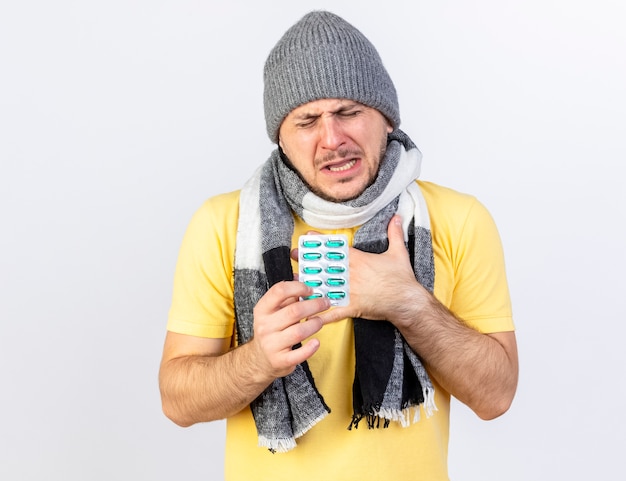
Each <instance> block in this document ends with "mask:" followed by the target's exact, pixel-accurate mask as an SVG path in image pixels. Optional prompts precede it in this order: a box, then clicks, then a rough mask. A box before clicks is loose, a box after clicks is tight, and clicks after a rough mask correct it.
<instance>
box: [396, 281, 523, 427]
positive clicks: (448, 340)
mask: <svg viewBox="0 0 626 481" xmlns="http://www.w3.org/2000/svg"><path fill="white" fill-rule="evenodd" d="M418 289H422V288H421V287H418ZM409 295H411V297H413V302H412V303H410V302H408V301H407V303H406V304H405V305H407V306H413V307H412V308H407V309H406V310H405V311H404V312H402V313H401V314H400V315H399V316H398V317H397V319H396V320H394V324H396V326H397V327H398V329H399V330H400V331H401V332H402V334H403V336H404V338H405V339H406V341H407V342H408V343H409V345H410V346H411V347H412V348H413V349H414V350H415V351H416V352H417V353H419V355H420V356H421V358H422V359H423V360H424V362H425V363H426V366H427V367H428V370H429V372H431V374H432V375H433V376H434V378H435V379H436V380H437V381H438V382H439V384H440V385H441V386H442V387H443V388H444V389H446V390H447V391H448V392H450V393H451V394H452V395H454V396H455V397H456V398H457V399H459V400H460V401H461V402H463V403H464V404H466V405H468V406H469V407H470V408H471V409H472V410H473V411H474V412H475V413H476V414H477V415H478V416H479V417H481V418H483V419H493V418H495V417H497V416H499V415H501V414H503V413H504V412H505V411H506V410H507V409H508V408H509V406H510V404H511V402H512V400H513V396H514V394H515V390H516V387H517V370H518V368H517V353H516V347H515V345H514V342H513V343H512V344H513V345H510V344H511V342H510V340H511V339H513V341H514V337H513V336H512V334H511V336H510V337H509V336H507V334H508V333H501V335H500V334H494V335H486V334H482V333H480V332H478V331H476V330H474V329H472V328H470V327H468V326H467V325H466V324H465V323H464V322H463V321H461V320H459V319H457V318H456V317H455V316H454V315H453V314H452V313H451V312H450V311H449V310H448V309H447V308H446V307H445V306H443V305H442V304H441V303H440V302H439V301H437V300H436V299H435V298H434V296H432V295H430V294H429V293H427V292H425V291H424V290H423V289H422V290H421V292H419V296H418V298H419V299H420V301H419V302H418V303H415V297H414V294H409ZM503 342H504V343H506V344H507V345H506V346H505V345H504V344H503Z"/></svg>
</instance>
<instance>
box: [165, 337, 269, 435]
mask: <svg viewBox="0 0 626 481" xmlns="http://www.w3.org/2000/svg"><path fill="white" fill-rule="evenodd" d="M271 382H272V378H271V377H270V376H268V375H267V374H264V373H262V372H261V370H260V369H259V368H258V363H256V362H254V360H253V352H252V349H251V346H250V345H247V344H246V345H243V346H241V347H238V348H236V349H233V350H231V351H229V352H227V353H224V354H220V355H215V356H213V355H209V356H207V355H189V356H182V357H177V358H173V359H169V360H168V361H166V362H164V363H163V365H162V366H161V370H160V373H159V384H160V389H161V399H162V403H163V411H164V412H165V414H166V416H167V417H168V418H170V419H171V420H172V421H174V422H175V423H176V424H178V425H180V426H190V425H192V424H195V423H198V422H206V421H214V420H217V419H223V418H226V417H228V416H231V415H233V414H236V413H238V412H239V411H241V410H242V409H243V408H244V407H246V406H247V405H249V404H250V402H252V401H253V400H254V399H255V398H256V397H257V396H258V395H259V394H260V393H261V392H262V391H263V390H264V389H265V388H266V387H267V386H268V385H269V384H270V383H271Z"/></svg>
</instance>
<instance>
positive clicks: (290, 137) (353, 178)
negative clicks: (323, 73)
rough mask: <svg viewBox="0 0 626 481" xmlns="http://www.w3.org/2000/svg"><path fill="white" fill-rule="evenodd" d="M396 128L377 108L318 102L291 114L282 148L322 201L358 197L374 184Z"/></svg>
mask: <svg viewBox="0 0 626 481" xmlns="http://www.w3.org/2000/svg"><path fill="white" fill-rule="evenodd" d="M391 131H392V127H391V125H390V124H389V122H388V121H387V119H386V118H385V117H384V116H383V115H382V114H381V113H380V112H379V111H378V110H376V109H373V108H371V107H367V106H365V105H363V104H360V103H358V102H354V101H352V100H345V99H322V100H314V101H313V102H309V103H307V104H304V105H301V106H300V107H297V108H295V109H294V110H292V111H291V112H290V113H289V115H287V117H285V120H284V121H283V123H282V125H281V126H280V130H279V132H278V143H279V145H280V147H281V148H282V150H283V152H284V153H285V155H286V156H287V158H288V159H289V161H290V162H291V165H292V166H293V167H294V168H295V170H296V171H297V172H298V173H299V174H300V177H301V178H302V180H303V181H304V182H305V183H306V184H307V185H308V186H309V188H310V189H311V191H312V192H314V193H315V194H317V195H318V196H319V197H321V198H323V199H326V200H330V201H333V202H341V201H345V200H350V199H354V198H355V197H358V196H359V195H360V194H361V193H362V192H363V191H364V190H365V189H366V188H367V187H368V186H369V185H370V184H372V183H373V182H374V180H375V179H376V175H377V174H378V168H379V166H380V161H381V158H382V156H383V154H384V152H385V148H386V145H387V134H388V133H390V132H391Z"/></svg>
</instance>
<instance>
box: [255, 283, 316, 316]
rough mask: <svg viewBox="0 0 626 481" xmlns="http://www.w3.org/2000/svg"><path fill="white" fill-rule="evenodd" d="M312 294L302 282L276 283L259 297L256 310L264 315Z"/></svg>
mask: <svg viewBox="0 0 626 481" xmlns="http://www.w3.org/2000/svg"><path fill="white" fill-rule="evenodd" d="M312 292H313V291H312V289H311V288H310V287H309V286H306V285H304V284H303V283H302V282H297V281H283V282H278V283H276V284H274V285H273V286H272V287H270V288H269V289H268V291H267V292H266V293H265V294H264V295H263V297H261V299H260V300H259V302H258V303H257V308H258V309H259V310H260V311H262V312H264V313H271V312H274V311H277V310H278V309H281V308H282V307H284V306H286V305H288V304H291V303H293V302H297V301H298V300H299V299H300V297H307V296H310V295H311V294H312Z"/></svg>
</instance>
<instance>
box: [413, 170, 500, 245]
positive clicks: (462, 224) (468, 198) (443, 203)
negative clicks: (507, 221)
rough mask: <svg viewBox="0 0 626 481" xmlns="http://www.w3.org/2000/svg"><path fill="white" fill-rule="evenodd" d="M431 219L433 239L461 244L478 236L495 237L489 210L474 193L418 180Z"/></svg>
mask: <svg viewBox="0 0 626 481" xmlns="http://www.w3.org/2000/svg"><path fill="white" fill-rule="evenodd" d="M418 185H419V187H420V190H421V191H422V194H423V195H424V199H425V201H426V205H427V206H428V214H429V217H430V223H431V230H432V232H433V236H434V237H439V238H440V239H448V240H449V241H452V242H455V240H456V241H459V240H460V239H461V238H471V237H474V236H475V235H479V234H480V233H481V232H482V233H483V234H482V235H483V236H484V235H488V233H491V235H496V232H497V231H496V226H495V223H494V221H493V218H492V217H491V214H490V213H489V211H488V209H487V208H486V207H485V206H484V205H483V204H482V203H481V202H480V201H479V200H478V199H477V198H476V197H475V196H474V195H471V194H467V193H463V192H459V191H456V190H454V189H451V188H449V187H444V186H441V185H438V184H435V183H432V182H425V181H418Z"/></svg>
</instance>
